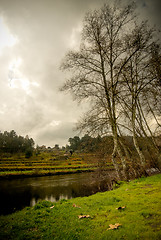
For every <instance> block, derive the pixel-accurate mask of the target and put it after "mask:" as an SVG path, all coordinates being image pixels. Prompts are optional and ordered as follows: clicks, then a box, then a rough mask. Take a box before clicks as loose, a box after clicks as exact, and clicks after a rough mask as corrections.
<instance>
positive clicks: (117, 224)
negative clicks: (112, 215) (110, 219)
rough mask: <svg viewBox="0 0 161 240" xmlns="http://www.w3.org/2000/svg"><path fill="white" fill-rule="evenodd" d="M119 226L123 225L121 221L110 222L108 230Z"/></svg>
mask: <svg viewBox="0 0 161 240" xmlns="http://www.w3.org/2000/svg"><path fill="white" fill-rule="evenodd" d="M119 226H121V224H120V223H115V224H114V225H113V224H110V225H109V228H108V230H113V229H118V227H119Z"/></svg>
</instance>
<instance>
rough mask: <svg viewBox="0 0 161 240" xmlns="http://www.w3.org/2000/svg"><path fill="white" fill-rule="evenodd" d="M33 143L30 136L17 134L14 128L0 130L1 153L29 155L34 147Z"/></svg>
mask: <svg viewBox="0 0 161 240" xmlns="http://www.w3.org/2000/svg"><path fill="white" fill-rule="evenodd" d="M34 144H35V143H34V140H33V139H32V138H29V137H28V136H26V137H22V136H18V135H17V134H16V132H15V131H14V130H11V131H10V132H7V131H4V132H3V133H2V132H0V152H1V153H11V154H13V153H25V154H26V157H30V156H31V155H32V151H33V149H34Z"/></svg>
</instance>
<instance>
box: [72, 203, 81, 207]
mask: <svg viewBox="0 0 161 240" xmlns="http://www.w3.org/2000/svg"><path fill="white" fill-rule="evenodd" d="M73 207H76V208H81V207H80V206H77V205H76V204H73Z"/></svg>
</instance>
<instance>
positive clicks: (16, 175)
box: [0, 168, 110, 180]
mask: <svg viewBox="0 0 161 240" xmlns="http://www.w3.org/2000/svg"><path fill="white" fill-rule="evenodd" d="M94 171H95V168H93V169H76V170H66V171H65V170H64V171H58V170H57V171H45V170H44V171H43V170H41V171H38V172H37V171H34V170H33V171H24V172H0V180H1V179H2V180H3V179H20V178H30V177H44V176H56V175H66V174H75V173H86V172H94ZM109 171H110V170H109Z"/></svg>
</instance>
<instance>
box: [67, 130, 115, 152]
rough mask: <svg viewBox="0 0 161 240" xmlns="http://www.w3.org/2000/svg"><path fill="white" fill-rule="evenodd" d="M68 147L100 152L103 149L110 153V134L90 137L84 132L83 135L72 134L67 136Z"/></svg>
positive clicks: (75, 149) (111, 144)
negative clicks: (70, 136)
mask: <svg viewBox="0 0 161 240" xmlns="http://www.w3.org/2000/svg"><path fill="white" fill-rule="evenodd" d="M68 141H69V143H70V145H69V147H68V148H69V149H72V150H73V151H80V152H88V153H89V152H95V153H96V152H100V151H102V149H104V152H105V153H106V154H111V153H112V149H113V141H112V136H105V137H101V136H99V135H98V136H97V137H91V136H89V135H88V134H85V135H84V136H83V137H81V138H80V137H78V136H74V137H73V138H69V140H68Z"/></svg>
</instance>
